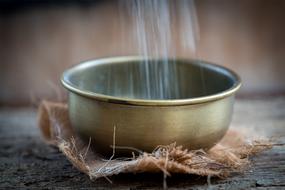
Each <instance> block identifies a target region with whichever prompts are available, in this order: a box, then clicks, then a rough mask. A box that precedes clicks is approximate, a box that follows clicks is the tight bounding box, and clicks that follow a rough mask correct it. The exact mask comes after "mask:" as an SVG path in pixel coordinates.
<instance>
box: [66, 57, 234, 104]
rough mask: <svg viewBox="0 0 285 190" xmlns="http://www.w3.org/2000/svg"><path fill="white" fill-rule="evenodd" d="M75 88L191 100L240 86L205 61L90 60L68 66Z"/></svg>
mask: <svg viewBox="0 0 285 190" xmlns="http://www.w3.org/2000/svg"><path fill="white" fill-rule="evenodd" d="M63 80H64V81H65V82H67V83H68V84H70V85H72V86H73V87H75V88H77V89H79V90H82V91H88V92H93V93H96V94H102V95H109V96H115V97H122V98H134V99H153V100H165V99H189V98H195V97H203V96H208V95H214V94H218V93H220V92H223V91H226V90H228V89H231V88H233V87H234V86H235V85H237V82H238V79H237V76H236V75H235V74H234V73H232V72H231V71H230V70H228V69H225V68H224V67H220V66H217V65H212V64H208V63H205V62H202V61H181V60H180V61H171V60H170V61H168V62H167V63H166V62H164V61H159V60H156V61H154V60H153V61H151V60H150V61H148V62H147V63H146V62H144V61H141V60H129V61H117V62H111V61H99V62H98V61H97V62H96V61H89V62H86V63H83V64H81V65H79V66H75V67H73V68H72V69H69V70H68V71H67V72H65V73H64V75H63Z"/></svg>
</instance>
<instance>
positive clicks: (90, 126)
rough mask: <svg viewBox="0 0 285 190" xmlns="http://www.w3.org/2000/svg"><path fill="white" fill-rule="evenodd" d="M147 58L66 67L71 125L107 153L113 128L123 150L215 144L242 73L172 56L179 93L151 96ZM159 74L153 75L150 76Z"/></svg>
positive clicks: (225, 125)
mask: <svg viewBox="0 0 285 190" xmlns="http://www.w3.org/2000/svg"><path fill="white" fill-rule="evenodd" d="M143 60H144V59H143V58H141V57H114V58H105V59H98V60H92V61H87V62H84V63H81V64H79V65H77V66H74V67H72V68H70V69H68V70H66V71H65V72H64V73H63V75H62V79H61V82H62V84H63V85H64V87H65V88H67V89H68V91H69V116H70V120H71V124H72V126H73V128H74V129H75V130H76V131H77V132H78V133H79V134H80V135H81V136H82V137H83V139H89V138H90V137H91V138H92V143H93V144H94V145H95V146H96V150H97V151H98V152H99V153H102V154H104V155H108V154H110V153H111V152H112V146H111V145H113V134H114V128H116V131H115V146H117V147H118V149H116V154H119V155H121V154H125V153H129V152H130V150H129V149H128V148H125V149H122V148H120V149H119V147H130V148H131V147H133V148H137V149H140V150H142V151H152V150H153V149H154V148H155V147H157V146H158V145H168V144H171V143H173V142H176V143H177V144H178V145H183V147H185V148H188V149H200V148H204V149H208V148H210V147H212V146H213V145H215V144H216V143H217V142H218V141H219V140H220V139H221V138H222V137H223V136H224V134H225V132H226V131H227V129H228V127H229V124H230V121H231V116H232V111H233V105H234V95H235V93H236V91H237V90H238V89H239V88H240V86H241V82H240V79H239V77H238V75H237V74H235V73H234V72H233V71H231V70H229V69H226V68H224V67H222V66H218V65H214V64H210V63H207V62H204V61H198V60H172V62H171V64H173V65H172V66H175V69H176V73H177V75H176V79H177V80H176V81H174V82H173V81H172V83H171V84H169V87H170V88H173V89H174V88H175V89H178V91H179V96H178V97H177V96H176V97H174V95H173V97H174V98H173V97H171V95H170V97H169V98H168V99H147V98H146V95H145V94H146V93H145V91H146V90H145V88H144V86H143V85H145V84H144V81H142V80H141V77H139V75H140V70H141V69H142V68H143V65H142V64H143ZM150 61H152V62H153V63H151V65H152V66H162V67H163V65H159V64H164V63H162V62H161V61H159V60H150ZM174 62H175V63H174ZM130 76H132V78H131V79H130ZM155 77H156V74H155V73H154V74H151V80H150V81H151V82H153V81H155V80H156V78H155ZM130 80H132V81H133V82H132V84H134V85H133V87H131V86H130ZM174 91H175V90H173V92H174ZM114 126H115V127H114Z"/></svg>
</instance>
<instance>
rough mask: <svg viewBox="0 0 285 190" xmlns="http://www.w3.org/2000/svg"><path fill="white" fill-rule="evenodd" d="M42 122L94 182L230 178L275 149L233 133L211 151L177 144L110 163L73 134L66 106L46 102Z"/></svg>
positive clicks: (48, 135) (50, 140) (49, 136)
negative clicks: (146, 175)
mask: <svg viewBox="0 0 285 190" xmlns="http://www.w3.org/2000/svg"><path fill="white" fill-rule="evenodd" d="M38 122H39V128H40V129H41V132H42V136H43V137H44V139H45V140H46V142H47V143H48V144H52V145H54V146H57V147H58V148H59V150H60V151H61V152H62V153H63V154H64V155H65V156H66V157H67V158H68V159H69V160H70V162H71V163H72V164H73V165H74V166H75V167H76V168H77V169H78V170H80V171H82V172H84V173H86V174H87V175H89V177H90V178H91V179H97V178H100V177H108V176H112V175H115V174H119V173H141V172H163V173H164V174H165V175H166V176H167V175H168V176H169V175H171V174H172V173H184V174H196V175H200V176H218V177H226V176H228V175H229V174H231V173H232V172H242V171H243V170H244V169H245V168H246V167H247V166H248V164H249V159H248V157H249V156H250V155H253V154H257V153H259V152H261V151H264V150H266V149H269V148H271V147H272V145H271V143H270V142H269V141H267V140H251V141H249V139H246V138H245V137H244V136H243V135H242V134H241V133H239V132H237V131H235V130H229V131H228V132H227V134H226V135H225V137H224V138H223V140H222V141H221V142H219V143H218V144H217V145H215V146H214V147H213V148H212V149H210V150H208V151H204V150H187V149H185V148H183V147H182V146H179V145H177V144H175V143H173V144H170V145H167V146H158V147H157V148H156V149H155V150H153V152H151V153H146V152H140V155H139V156H133V157H132V158H124V159H120V158H116V159H112V158H113V157H111V158H110V159H108V160H106V159H104V158H102V157H100V156H99V155H97V154H96V153H95V152H94V151H93V150H92V149H90V144H91V141H92V139H90V141H89V143H88V144H85V143H83V142H82V141H81V139H80V138H79V137H78V135H77V134H76V133H75V132H74V131H73V130H72V128H71V125H70V122H69V118H68V111H67V105H66V104H64V103H55V102H48V101H43V102H42V103H41V104H40V106H39V114H38ZM114 137H115V135H114ZM95 147H96V146H95ZM113 148H114V149H115V146H114V147H113Z"/></svg>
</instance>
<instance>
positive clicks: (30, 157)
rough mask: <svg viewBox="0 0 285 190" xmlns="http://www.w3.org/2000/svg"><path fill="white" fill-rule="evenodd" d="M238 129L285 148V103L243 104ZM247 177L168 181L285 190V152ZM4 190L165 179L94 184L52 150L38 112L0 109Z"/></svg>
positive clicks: (153, 179) (149, 177)
mask: <svg viewBox="0 0 285 190" xmlns="http://www.w3.org/2000/svg"><path fill="white" fill-rule="evenodd" d="M232 126H233V127H239V126H248V127H249V128H252V129H253V130H252V132H254V131H256V130H258V131H259V132H263V133H264V134H269V135H271V136H283V137H280V138H279V139H278V141H277V142H278V143H285V138H284V136H285V98H275V99H273V100H272V99H271V100H266V99H261V100H238V101H237V104H236V109H235V114H234V118H233V123H232ZM251 160H252V166H251V167H250V168H249V170H248V171H246V172H245V173H244V174H235V175H233V176H232V177H230V178H228V179H224V180H221V179H211V185H210V186H209V184H208V183H207V178H203V177H197V176H193V175H173V176H172V177H169V178H168V180H167V183H168V187H169V188H170V189H205V188H209V187H210V188H212V189H268V188H270V189H284V188H285V149H284V147H283V146H276V147H274V148H273V149H272V150H269V151H266V152H264V153H262V154H260V155H258V156H256V157H253V158H252V159H251ZM0 176H1V177H0V188H12V187H14V188H23V189H31V188H38V187H41V188H43V187H44V188H47V189H53V188H59V187H65V188H70V189H78V188H87V189H90V188H102V189H104V188H118V189H145V188H146V189H157V188H162V179H163V178H162V175H161V174H136V175H133V174H122V175H118V176H114V177H111V178H110V179H111V180H112V182H113V184H110V183H109V182H108V181H107V180H106V179H104V178H102V179H98V180H96V181H90V180H89V178H88V177H87V176H86V175H84V174H82V173H80V172H78V171H77V170H76V169H75V168H73V167H72V165H71V164H70V163H69V162H68V161H67V160H66V158H65V157H64V156H63V155H62V154H61V153H60V152H59V151H58V150H57V149H56V148H53V147H50V146H47V145H46V144H45V143H44V142H43V141H42V139H41V137H40V133H39V130H38V129H37V126H36V110H35V109H29V108H20V109H15V108H13V109H12V108H1V109H0Z"/></svg>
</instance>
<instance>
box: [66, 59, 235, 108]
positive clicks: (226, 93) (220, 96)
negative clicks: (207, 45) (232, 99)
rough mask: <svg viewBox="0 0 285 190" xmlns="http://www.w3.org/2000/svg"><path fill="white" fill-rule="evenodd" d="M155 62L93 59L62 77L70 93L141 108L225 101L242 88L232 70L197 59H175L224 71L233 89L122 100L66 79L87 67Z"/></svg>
mask: <svg viewBox="0 0 285 190" xmlns="http://www.w3.org/2000/svg"><path fill="white" fill-rule="evenodd" d="M145 59H149V60H154V59H153V58H145V57H141V56H120V57H109V58H100V59H92V60H89V61H84V62H81V63H80V64H77V65H75V66H73V67H71V68H69V69H67V70H65V71H64V72H63V74H62V76H61V83H62V85H63V86H64V87H65V88H66V89H67V90H69V91H70V92H73V93H76V94H79V95H82V96H84V97H87V98H92V99H96V100H99V101H104V102H109V103H117V104H128V105H140V106H177V105H188V104H201V103H207V102H212V101H215V100H219V99H223V98H225V97H228V96H231V95H233V94H234V93H235V92H236V91H237V90H238V89H239V88H240V87H241V79H240V77H239V76H238V75H237V74H236V73H235V72H234V71H232V70H231V69H228V68H226V67H223V66H220V65H216V64H213V63H210V62H207V61H203V60H197V59H175V60H178V61H184V62H189V64H190V63H191V64H198V65H203V67H211V68H212V69H216V70H222V71H224V72H226V73H228V74H229V75H230V77H231V78H234V79H235V82H234V84H233V85H232V86H231V88H229V89H227V90H225V91H221V92H219V93H216V94H211V95H207V96H201V97H195V98H187V99H163V100H162V99H160V100H156V99H152V100H149V99H134V98H122V97H116V96H110V95H104V94H100V93H95V92H92V91H87V90H81V89H79V88H78V86H76V85H74V84H72V83H71V82H69V81H67V80H66V79H65V77H66V76H68V75H70V74H71V73H73V72H76V71H77V70H80V69H84V68H86V67H90V66H94V65H98V64H111V63H120V62H126V61H141V60H145Z"/></svg>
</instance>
